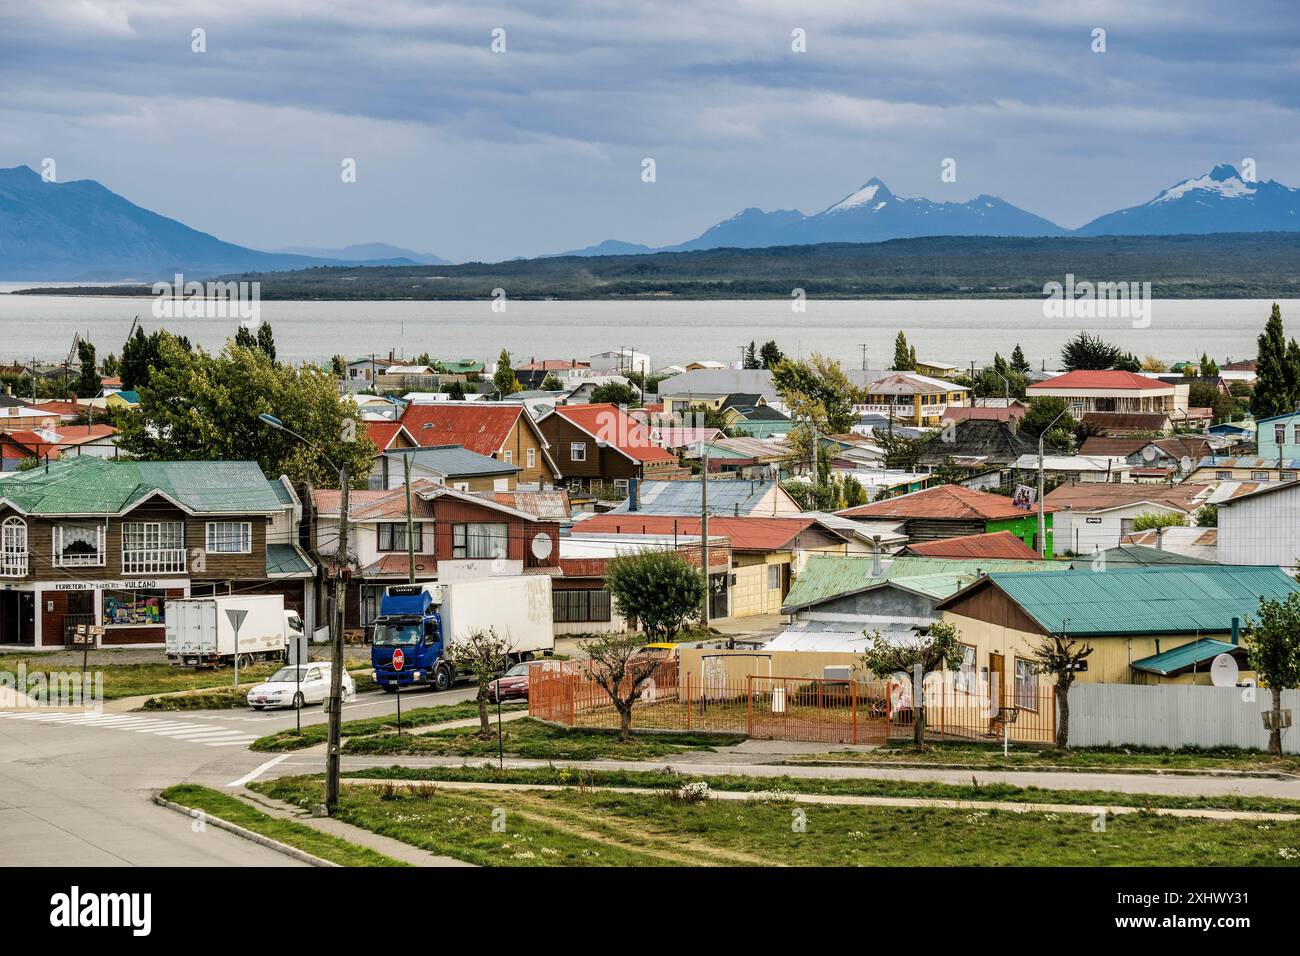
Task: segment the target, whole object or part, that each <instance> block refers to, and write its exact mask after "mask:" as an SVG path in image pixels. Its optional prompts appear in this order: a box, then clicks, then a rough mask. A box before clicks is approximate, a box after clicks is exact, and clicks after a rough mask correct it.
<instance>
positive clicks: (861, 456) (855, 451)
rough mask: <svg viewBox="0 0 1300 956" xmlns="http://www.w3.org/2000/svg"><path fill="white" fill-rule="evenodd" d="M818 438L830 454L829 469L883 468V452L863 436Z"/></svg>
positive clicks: (851, 434)
mask: <svg viewBox="0 0 1300 956" xmlns="http://www.w3.org/2000/svg"><path fill="white" fill-rule="evenodd" d="M820 437H821V444H822V447H823V448H825V449H827V450H828V451H829V452H830V454H831V469H832V470H834V471H851V470H854V469H858V468H884V467H885V450H884V449H883V448H881V447H880V446H879V445H877V444H876V443H875V442H873V441H871V440H870V439H869V438H866V437H865V436H863V435H859V434H856V433H854V432H846V433H845V434H842V435H822V436H820Z"/></svg>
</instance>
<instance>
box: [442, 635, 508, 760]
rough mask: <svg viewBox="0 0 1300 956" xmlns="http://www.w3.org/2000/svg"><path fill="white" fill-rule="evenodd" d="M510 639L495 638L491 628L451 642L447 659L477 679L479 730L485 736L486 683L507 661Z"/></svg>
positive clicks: (486, 731) (487, 731)
mask: <svg viewBox="0 0 1300 956" xmlns="http://www.w3.org/2000/svg"><path fill="white" fill-rule="evenodd" d="M509 655H510V641H509V640H507V639H506V638H504V637H498V636H497V632H496V631H495V630H494V629H493V628H490V627H489V628H488V629H487V630H486V631H473V632H471V633H470V634H469V635H468V636H466V637H462V638H457V639H456V640H455V641H453V642H451V646H450V647H449V648H448V650H447V658H448V659H449V660H450V661H451V665H452V666H453V667H454V668H456V670H458V671H464V672H466V673H469V674H473V675H474V679H475V680H476V681H477V682H478V697H477V698H476V700H477V701H478V723H479V733H480V734H482V735H483V736H484V737H486V736H487V735H488V734H490V733H491V730H490V729H489V727H488V685H489V684H491V683H492V680H493V678H495V677H496V676H497V675H498V674H499V673H501V671H503V670H504V669H505V668H506V667H507V666H508V665H509V663H510V656H509Z"/></svg>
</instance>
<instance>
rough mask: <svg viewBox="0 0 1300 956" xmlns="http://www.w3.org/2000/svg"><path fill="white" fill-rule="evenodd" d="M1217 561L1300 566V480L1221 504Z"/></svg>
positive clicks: (1275, 485) (1286, 566)
mask: <svg viewBox="0 0 1300 956" xmlns="http://www.w3.org/2000/svg"><path fill="white" fill-rule="evenodd" d="M1218 507H1219V527H1218V532H1219V535H1218V560H1220V561H1222V562H1223V563H1224V564H1251V565H1275V566H1278V567H1283V568H1289V569H1291V570H1293V571H1294V570H1295V569H1296V567H1297V565H1300V481H1288V482H1284V483H1279V484H1272V485H1266V486H1264V487H1262V488H1259V489H1258V490H1256V491H1253V492H1250V493H1249V494H1243V495H1238V496H1236V497H1234V498H1229V499H1227V500H1225V501H1221V502H1219V506H1218Z"/></svg>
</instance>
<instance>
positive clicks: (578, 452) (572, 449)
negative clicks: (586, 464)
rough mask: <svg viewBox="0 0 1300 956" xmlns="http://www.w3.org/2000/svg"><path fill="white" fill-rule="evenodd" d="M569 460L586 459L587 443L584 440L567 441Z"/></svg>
mask: <svg viewBox="0 0 1300 956" xmlns="http://www.w3.org/2000/svg"><path fill="white" fill-rule="evenodd" d="M569 460H570V461H586V460H587V443H586V442H585V441H571V442H569Z"/></svg>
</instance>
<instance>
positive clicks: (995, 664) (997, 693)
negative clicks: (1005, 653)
mask: <svg viewBox="0 0 1300 956" xmlns="http://www.w3.org/2000/svg"><path fill="white" fill-rule="evenodd" d="M1005 676H1006V673H1005V668H1004V666H1003V660H1002V655H1001V654H993V653H990V654H989V709H990V710H992V711H993V712H994V713H998V712H1000V711H1001V710H1002V701H1003V700H1004V699H1005V696H1006V694H1005V691H1004V688H1005V687H1006V683H1005V681H1004V680H1003V678H1004V677H1005Z"/></svg>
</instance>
